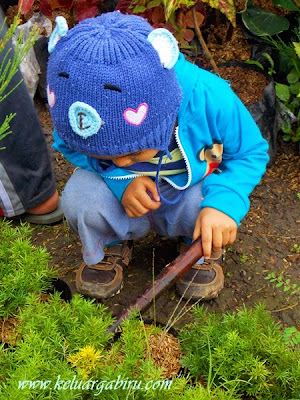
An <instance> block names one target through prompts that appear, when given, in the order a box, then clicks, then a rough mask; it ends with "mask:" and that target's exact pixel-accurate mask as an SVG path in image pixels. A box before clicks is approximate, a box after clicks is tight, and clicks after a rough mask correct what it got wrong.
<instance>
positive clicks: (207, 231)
mask: <svg viewBox="0 0 300 400" xmlns="http://www.w3.org/2000/svg"><path fill="white" fill-rule="evenodd" d="M201 241H202V248H203V256H204V258H210V255H211V246H212V228H211V227H210V226H202V230H201Z"/></svg>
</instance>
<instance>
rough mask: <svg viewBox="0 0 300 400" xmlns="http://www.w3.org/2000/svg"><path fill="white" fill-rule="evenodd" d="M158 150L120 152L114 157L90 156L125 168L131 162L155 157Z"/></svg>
mask: <svg viewBox="0 0 300 400" xmlns="http://www.w3.org/2000/svg"><path fill="white" fill-rule="evenodd" d="M157 153H158V150H154V149H147V150H140V151H137V152H135V153H127V154H121V155H119V156H114V157H104V156H92V157H95V158H98V159H100V160H111V161H112V162H113V163H114V164H115V165H116V166H117V167H121V168H125V167H129V166H130V165H132V164H135V163H138V162H143V161H149V160H150V159H151V158H153V157H155V156H156V154H157Z"/></svg>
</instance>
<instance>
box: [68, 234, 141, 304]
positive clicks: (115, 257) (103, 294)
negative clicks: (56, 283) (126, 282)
mask: <svg viewBox="0 0 300 400" xmlns="http://www.w3.org/2000/svg"><path fill="white" fill-rule="evenodd" d="M132 247H133V244H132V241H124V242H122V243H118V244H116V245H114V246H109V247H108V246H107V247H105V248H104V251H105V256H104V258H103V260H102V261H101V262H100V263H98V264H95V265H86V264H85V263H84V262H83V263H82V264H81V266H80V268H79V269H78V270H77V271H76V288H77V290H78V292H79V293H81V294H84V295H87V296H89V297H95V298H97V299H106V298H107V297H111V296H113V295H114V294H116V293H117V292H118V291H120V289H121V286H122V282H123V268H124V267H127V266H128V264H129V262H130V260H131V254H132Z"/></svg>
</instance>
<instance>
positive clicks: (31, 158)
mask: <svg viewBox="0 0 300 400" xmlns="http://www.w3.org/2000/svg"><path fill="white" fill-rule="evenodd" d="M3 21H4V16H3V13H2V12H1V9H0V26H1V25H2V24H3ZM4 33H5V32H4V31H3V32H2V33H1V36H3V35H4ZM9 47H10V49H11V50H10V53H9V58H10V59H11V58H12V54H13V47H12V46H11V44H10V45H9V46H7V49H6V50H4V51H3V52H1V53H0V65H1V64H2V63H3V61H5V60H4V58H5V55H6V52H7V50H8V49H9ZM6 62H7V60H6V61H5V63H6ZM21 80H22V75H21V73H20V72H19V71H18V72H17V74H16V75H15V76H14V77H13V79H12V81H11V82H10V84H9V86H8V88H7V92H9V91H10V90H11V89H12V88H14V87H15V86H16V85H17V84H18V82H20V81H21ZM11 113H12V114H14V113H16V115H15V117H14V118H13V119H12V121H11V123H10V126H11V131H12V133H10V134H9V135H7V136H6V137H5V138H4V139H3V140H1V142H0V148H2V147H3V149H1V150H0V209H2V212H1V211H0V215H4V216H7V217H12V216H15V215H20V214H23V213H24V212H25V211H27V212H28V213H31V214H38V215H39V214H46V213H50V212H51V211H53V210H55V209H56V207H57V205H58V193H57V191H56V186H55V181H54V177H53V172H52V168H51V162H50V157H49V153H48V148H47V144H46V141H45V138H44V134H43V131H42V128H41V126H40V123H39V120H38V117H37V115H36V112H35V109H34V105H33V102H32V100H31V98H30V96H29V94H28V91H27V88H26V86H25V84H24V82H22V83H21V84H20V85H19V86H18V87H17V88H16V89H14V90H13V91H12V92H11V93H10V94H9V96H8V97H6V98H5V99H4V100H3V101H2V102H0V126H1V124H2V123H3V121H4V119H5V117H6V115H8V114H11Z"/></svg>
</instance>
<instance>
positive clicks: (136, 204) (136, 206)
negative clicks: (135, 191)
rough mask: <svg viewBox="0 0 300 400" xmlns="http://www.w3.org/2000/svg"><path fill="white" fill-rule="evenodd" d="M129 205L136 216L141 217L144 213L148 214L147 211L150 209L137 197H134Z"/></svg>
mask: <svg viewBox="0 0 300 400" xmlns="http://www.w3.org/2000/svg"><path fill="white" fill-rule="evenodd" d="M129 207H130V210H131V212H132V213H133V214H134V216H135V217H141V216H142V215H145V214H147V212H148V211H149V209H148V208H147V207H145V206H144V205H143V203H142V202H141V201H140V200H139V199H137V198H133V199H132V201H131V203H130V205H129Z"/></svg>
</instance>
